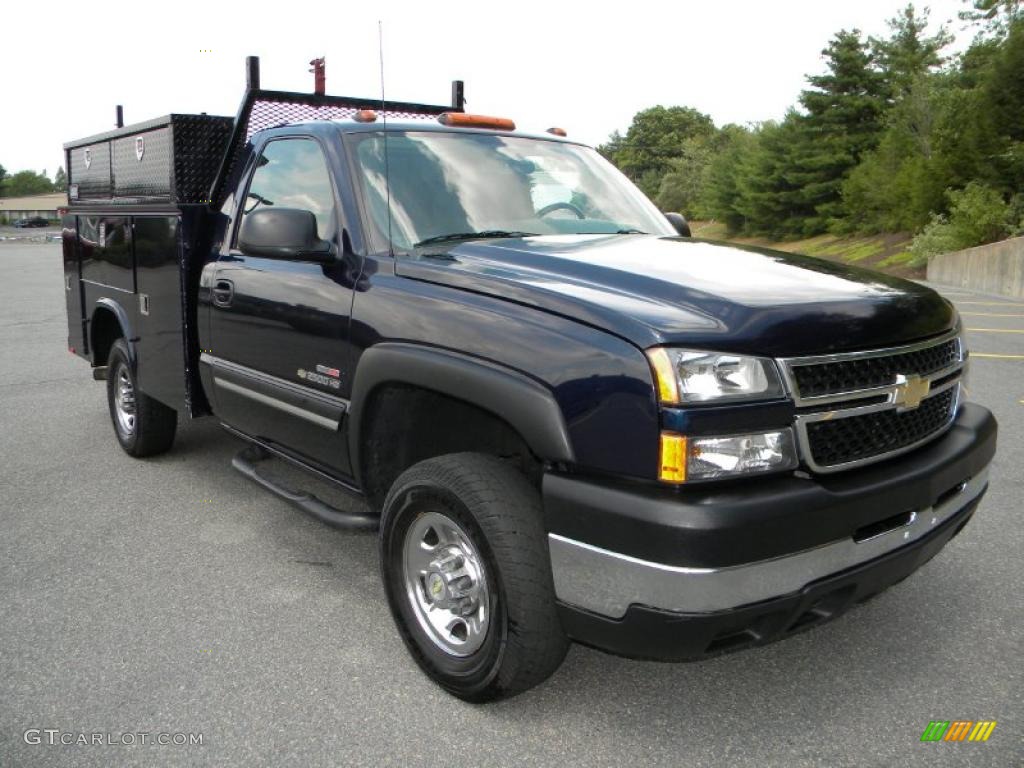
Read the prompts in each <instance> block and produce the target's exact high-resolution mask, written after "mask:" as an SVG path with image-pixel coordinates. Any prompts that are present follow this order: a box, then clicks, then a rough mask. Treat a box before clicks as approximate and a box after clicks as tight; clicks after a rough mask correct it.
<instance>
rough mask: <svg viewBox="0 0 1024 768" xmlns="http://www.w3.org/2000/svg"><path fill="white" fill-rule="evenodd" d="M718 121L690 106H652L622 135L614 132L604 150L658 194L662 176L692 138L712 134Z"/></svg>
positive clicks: (647, 190)
mask: <svg viewBox="0 0 1024 768" xmlns="http://www.w3.org/2000/svg"><path fill="white" fill-rule="evenodd" d="M714 133H715V124H714V123H713V122H712V120H711V118H710V117H708V116H707V115H705V114H703V113H701V112H698V111H697V110H695V109H691V108H690V107H662V106H657V107H651V108H650V109H645V110H643V111H642V112H638V113H637V114H636V115H635V116H634V117H633V122H632V124H631V125H630V126H629V130H627V131H626V135H625V136H622V135H619V134H617V133H615V134H612V136H611V137H610V139H609V142H608V143H607V144H605V145H603V146H602V147H600V148H599V149H600V151H601V152H602V154H604V155H605V157H608V158H609V159H610V160H611V161H612V162H614V163H615V164H616V165H617V166H618V167H619V169H620V170H621V171H622V172H623V173H625V174H626V175H627V176H629V177H630V178H631V179H632V180H633V182H634V183H636V184H637V186H639V187H640V188H641V189H642V190H643V191H644V192H645V193H646V194H647V196H648V197H652V198H653V197H655V196H656V195H657V194H658V191H659V188H660V187H661V179H662V177H663V176H664V175H665V174H666V173H668V172H669V171H670V170H672V161H673V160H677V159H679V158H680V156H681V154H682V153H683V150H684V147H686V142H687V141H688V140H690V139H698V138H709V137H711V136H712V135H714Z"/></svg>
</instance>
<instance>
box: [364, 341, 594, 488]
mask: <svg viewBox="0 0 1024 768" xmlns="http://www.w3.org/2000/svg"><path fill="white" fill-rule="evenodd" d="M382 384H409V385H413V386H420V387H423V388H424V389H430V390H433V391H435V392H439V393H441V394H445V395H449V396H451V397H455V398H458V399H459V400H464V401H466V402H467V403H471V404H472V405H475V406H477V407H479V408H482V409H484V410H486V411H490V412H491V413H493V414H495V415H496V416H499V417H500V418H502V419H504V420H505V421H506V422H508V424H509V425H511V426H512V428H513V429H515V430H517V431H518V432H519V434H520V435H522V436H523V439H524V440H526V443H527V445H529V446H530V450H532V451H533V452H534V453H535V454H537V456H539V457H540V458H542V459H546V460H548V461H566V462H572V461H574V455H573V450H572V443H571V442H570V440H569V430H568V428H567V427H566V425H565V418H564V417H563V415H562V410H561V408H559V406H558V403H557V402H556V401H555V398H554V396H553V395H552V393H551V391H550V390H549V389H548V388H547V387H545V386H544V385H542V384H541V383H539V382H538V381H536V380H534V379H531V378H530V377H528V376H526V375H524V374H522V373H519V372H518V371H514V370H512V369H509V368H505V367H503V366H499V365H495V364H494V363H490V362H487V361H485V360H481V359H479V358H475V357H470V356H468V355H463V354H459V353H458V352H451V351H449V350H444V349H437V348H435V347H426V346H422V345H417V344H405V343H400V342H382V343H380V344H376V345H374V346H372V347H370V348H369V349H367V350H366V351H365V352H363V354H362V356H361V357H360V359H359V364H358V366H357V367H356V372H355V381H354V383H353V388H352V405H351V408H350V414H349V453H350V455H351V457H352V468H353V470H354V471H355V473H356V475H357V477H358V476H360V475H361V474H362V465H361V464H360V455H359V444H360V431H361V429H362V426H363V425H362V416H363V412H362V409H363V408H364V407H365V405H366V402H367V399H368V398H369V397H370V395H371V394H372V392H373V390H374V389H375V388H377V387H378V386H380V385H382Z"/></svg>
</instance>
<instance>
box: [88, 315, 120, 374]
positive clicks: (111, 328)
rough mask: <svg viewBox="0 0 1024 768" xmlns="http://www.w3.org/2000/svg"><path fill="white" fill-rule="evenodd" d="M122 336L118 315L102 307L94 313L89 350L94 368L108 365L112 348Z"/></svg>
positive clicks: (90, 325) (90, 327)
mask: <svg viewBox="0 0 1024 768" xmlns="http://www.w3.org/2000/svg"><path fill="white" fill-rule="evenodd" d="M122 336H124V331H123V330H122V329H121V323H120V322H118V320H117V315H115V314H114V313H113V312H111V311H110V310H109V309H104V308H102V307H100V308H99V309H97V310H96V311H95V312H93V314H92V322H91V323H90V324H89V348H90V349H91V350H92V364H93V366H98V365H106V364H107V358H108V357H110V348H111V347H112V346H114V342H115V341H117V340H118V339H120V338H121V337H122Z"/></svg>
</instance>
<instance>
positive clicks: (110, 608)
mask: <svg viewBox="0 0 1024 768" xmlns="http://www.w3.org/2000/svg"><path fill="white" fill-rule="evenodd" d="M946 293H947V295H948V296H949V297H950V298H951V299H952V300H953V301H955V302H956V304H957V305H958V306H959V308H960V310H961V312H962V313H963V318H964V323H965V326H966V327H967V328H968V332H967V338H968V342H969V346H970V348H971V350H972V352H973V363H972V369H971V381H970V398H971V399H974V400H977V401H979V402H981V403H983V404H985V405H987V406H988V407H989V408H991V409H992V410H993V411H994V412H995V414H996V416H997V418H998V419H999V422H1000V449H999V453H998V455H997V457H996V460H995V464H994V466H993V471H992V486H991V490H990V492H989V494H988V496H987V497H986V499H985V501H984V503H983V504H982V506H981V509H980V511H979V514H977V515H976V516H975V518H974V521H973V522H972V523H971V525H969V526H968V527H967V528H966V529H965V530H964V532H963V534H962V535H960V536H959V537H958V538H956V539H955V540H954V541H953V542H952V543H951V544H950V545H949V546H948V547H947V548H946V550H944V551H943V552H942V553H941V554H940V555H939V556H938V557H937V558H936V559H934V560H933V561H931V562H930V563H928V564H927V565H926V566H924V568H922V569H921V571H919V572H918V573H917V574H915V575H914V576H912V577H911V578H910V579H908V580H907V581H905V582H903V583H902V584H900V585H899V586H898V587H896V588H894V589H892V590H890V591H889V592H886V593H885V594H883V595H881V596H880V597H878V598H877V599H875V600H873V601H872V602H870V603H867V604H865V605H863V606H861V607H859V608H857V609H855V610H853V611H851V612H850V613H848V614H847V615H845V616H843V617H842V618H840V619H838V620H837V621H834V622H832V623H830V624H827V625H825V626H822V627H819V628H817V629H815V630H814V631H811V632H808V633H805V634H802V635H798V636H795V637H792V638H790V639H787V640H785V641H783V642H780V643H776V644H774V645H771V646H767V647H764V648H759V649H755V650H749V651H745V652H742V653H738V654H733V655H729V656H724V657H720V658H717V659H714V660H711V661H706V662H700V663H695V664H686V665H664V664H655V663H641V662H634V661H627V660H622V659H618V658H614V657H611V656H607V655H604V654H602V653H599V652H596V651H593V650H590V649H587V648H583V647H578V646H577V647H574V648H573V649H572V650H571V651H570V653H569V656H568V658H567V659H566V662H565V664H564V666H563V667H562V669H561V670H560V671H559V672H558V673H557V674H556V675H555V676H554V677H553V678H552V679H551V680H550V681H549V682H548V683H547V684H545V685H543V686H541V687H540V688H538V689H535V690H533V691H530V692H527V693H526V694H523V695H521V696H519V697H517V698H514V699H512V700H510V701H507V702H503V703H500V704H497V705H490V706H483V707H477V706H472V705H468V704H464V703H462V702H459V701H458V700H456V699H453V698H451V697H449V696H447V695H446V694H444V693H442V692H441V691H440V689H438V688H436V687H435V686H434V685H433V684H432V683H430V682H429V681H428V680H427V679H426V678H425V677H424V676H423V675H422V674H421V673H420V672H419V670H418V669H417V668H416V667H415V665H414V663H413V662H412V661H411V660H410V658H409V657H408V656H407V654H406V651H405V648H404V647H403V645H402V643H401V640H400V639H399V637H398V635H397V633H396V631H395V629H394V627H393V625H392V621H391V618H390V615H389V613H388V610H387V607H386V604H385V601H384V595H383V590H382V588H381V584H380V579H379V576H378V571H377V556H376V547H375V541H374V538H373V536H372V535H358V534H347V533H343V532H339V531H335V530H332V529H330V528H326V527H324V526H323V525H321V524H319V523H317V522H315V521H314V520H312V519H309V518H307V517H305V516H303V515H302V514H301V513H300V512H298V511H296V510H295V509H293V508H292V507H289V506H287V505H285V504H284V503H282V502H280V501H278V500H277V499H275V498H274V497H272V496H270V495H269V494H267V493H266V492H264V491H262V490H260V489H258V488H257V487H256V486H254V485H253V484H251V483H250V482H248V481H247V480H245V479H244V478H242V477H241V476H240V475H238V474H237V473H235V472H234V471H233V470H232V469H231V468H230V459H231V457H232V455H233V454H234V453H235V452H236V451H237V450H238V449H239V447H240V444H239V442H238V441H237V440H235V439H234V438H232V437H230V436H229V435H227V434H226V433H224V432H223V431H221V430H220V429H219V428H218V427H217V425H216V424H215V423H214V422H213V421H212V420H199V421H197V422H194V423H188V424H185V425H184V426H183V428H181V429H180V431H179V437H178V441H177V443H176V448H175V450H174V451H172V452H171V453H169V454H167V455H165V456H162V457H159V458H156V459H152V460H146V461H137V460H132V459H130V458H129V457H128V456H126V455H125V454H124V453H123V452H122V451H121V450H120V449H119V448H118V446H117V443H116V442H115V438H114V435H113V433H112V430H111V426H110V423H109V419H108V414H107V409H106V402H105V398H104V391H103V386H104V385H103V384H102V383H100V382H95V381H93V380H92V379H91V377H90V376H89V370H88V366H87V364H86V363H85V362H83V361H82V360H80V359H79V358H77V357H73V356H71V355H69V354H68V352H67V351H66V324H65V310H64V297H63V290H62V278H61V274H60V255H59V247H58V246H57V245H54V244H32V243H22V244H16V243H0V348H2V352H3V354H2V361H3V362H2V363H0V414H2V415H0V419H2V426H0V505H2V506H0V509H2V518H0V766H3V767H6V766H45V765H73V766H110V765H218V766H226V765H247V766H248V765H274V766H279V765H395V766H421V765H422V766H427V765H429V766H442V765H460V766H498V765H515V766H530V765H559V766H576V765H585V766H623V765H628V766H634V765H665V766H682V765H686V766H698V765H729V766H746V765H751V766H753V765H758V766H764V765H786V766H803V765H828V766H890V765H922V766H924V765H928V766H931V765H947V764H948V765H971V766H975V765H976V766H989V765H991V766H1010V765H1021V764H1022V763H1024V746H1022V745H1024V728H1022V725H1021V722H1022V720H1021V718H1022V715H1024V706H1022V703H1024V702H1022V699H1024V681H1022V669H1024V654H1022V640H1021V638H1022V628H1024V579H1022V573H1024V567H1022V563H1021V553H1022V552H1024V535H1022V531H1024V525H1022V520H1021V509H1022V505H1021V499H1022V495H1024V472H1022V468H1024V300H1017V301H1013V300H1010V299H1000V298H998V297H986V296H979V295H975V294H971V293H970V292H968V291H964V290H960V289H956V290H949V291H947V292H946ZM957 719H966V720H996V721H997V722H998V725H997V727H996V728H995V730H994V732H993V733H992V736H991V737H990V739H989V741H988V742H987V743H983V744H978V743H967V742H965V743H941V742H940V743H921V742H920V741H919V738H920V736H921V733H922V731H923V730H924V728H925V727H926V726H927V724H928V722H929V721H931V720H957ZM29 729H40V730H42V729H57V730H59V731H61V732H67V733H74V734H77V733H80V732H85V733H93V732H100V733H108V732H109V733H112V734H114V735H115V736H116V735H119V734H128V733H133V734H134V733H142V732H145V733H150V734H158V733H167V734H176V733H184V734H197V733H198V734H202V740H203V743H202V744H201V745H182V746H175V745H167V746H156V745H153V744H146V745H142V744H135V745H133V746H124V745H116V746H110V745H87V746H86V745H65V746H61V745H52V746H51V745H48V744H46V743H45V741H44V742H43V743H42V744H28V743H26V740H25V738H24V734H25V732H26V731H27V730H29ZM153 738H155V737H153Z"/></svg>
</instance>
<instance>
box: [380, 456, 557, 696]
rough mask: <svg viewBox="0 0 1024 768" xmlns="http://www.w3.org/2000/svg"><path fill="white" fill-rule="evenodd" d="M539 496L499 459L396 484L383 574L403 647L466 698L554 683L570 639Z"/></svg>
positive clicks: (431, 469)
mask: <svg viewBox="0 0 1024 768" xmlns="http://www.w3.org/2000/svg"><path fill="white" fill-rule="evenodd" d="M541 520H542V517H541V508H540V498H539V496H538V494H537V491H536V490H535V489H534V488H533V487H532V486H531V485H530V483H529V482H528V481H527V479H526V477H524V476H523V475H522V474H521V473H520V472H518V471H517V470H516V469H515V468H514V467H512V466H510V465H508V464H507V463H506V462H503V461H502V460H501V459H498V458H496V457H491V456H485V455H481V454H475V453H460V454H450V455H447V456H439V457H437V458H433V459H427V460H426V461H422V462H420V463H419V464H416V465H415V466H413V467H411V468H410V469H408V470H407V471H406V472H404V473H403V474H402V475H401V476H400V477H399V478H398V480H396V481H395V483H394V485H393V486H392V488H391V491H390V492H389V493H388V496H387V499H386V500H385V502H384V511H383V515H382V518H381V533H380V552H381V569H382V572H383V577H384V587H385V590H386V592H387V597H388V603H389V604H390V607H391V613H392V615H393V616H394V619H395V623H396V624H397V625H398V629H399V632H400V633H401V635H402V639H403V640H404V641H405V644H406V646H407V647H408V649H409V651H410V653H411V654H412V656H413V658H414V659H415V660H416V662H417V663H418V664H419V665H420V667H421V668H422V669H423V671H424V672H426V673H427V675H428V676H429V677H430V678H431V679H433V680H434V681H435V682H437V683H438V684H439V685H441V686H442V687H443V688H445V689H446V690H447V691H449V692H450V693H452V694H454V695H455V696H458V697H459V698H462V699H465V700H467V701H475V702H481V701H493V700H496V699H501V698H507V697H509V696H513V695H515V694H517V693H519V692H521V691H524V690H526V689H527V688H531V687H533V686H535V685H537V684H538V683H540V682H542V681H543V680H545V679H547V678H548V677H549V676H550V675H551V674H552V673H553V672H554V671H555V670H556V669H557V668H558V666H559V665H560V664H561V663H562V659H563V658H564V657H565V653H566V649H567V647H568V640H567V639H566V636H565V633H564V632H563V631H562V627H561V624H560V623H559V620H558V614H557V612H556V609H555V596H554V587H553V585H552V580H551V563H550V557H549V555H548V547H547V537H546V536H545V534H544V529H543V526H542V523H541Z"/></svg>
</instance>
